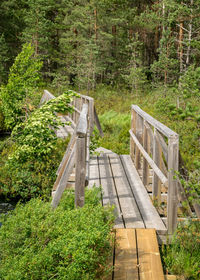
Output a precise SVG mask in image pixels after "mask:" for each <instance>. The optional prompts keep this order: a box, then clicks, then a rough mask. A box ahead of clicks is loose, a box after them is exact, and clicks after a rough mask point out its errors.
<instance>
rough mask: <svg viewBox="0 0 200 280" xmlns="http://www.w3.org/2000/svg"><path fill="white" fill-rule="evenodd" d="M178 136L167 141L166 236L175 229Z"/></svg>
mask: <svg viewBox="0 0 200 280" xmlns="http://www.w3.org/2000/svg"><path fill="white" fill-rule="evenodd" d="M178 151H179V138H178V135H175V136H172V137H169V140H168V170H169V175H168V196H167V229H168V234H173V233H174V231H175V229H176V227H177V206H178V197H177V189H178V187H177V183H178V181H177V179H176V178H175V176H177V175H176V173H175V172H176V171H178Z"/></svg>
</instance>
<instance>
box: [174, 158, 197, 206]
mask: <svg viewBox="0 0 200 280" xmlns="http://www.w3.org/2000/svg"><path fill="white" fill-rule="evenodd" d="M197 164H200V163H199V162H198V163H196V165H197ZM197 168H198V169H196V170H194V171H190V172H189V174H188V177H187V178H184V177H182V176H180V175H179V178H180V181H181V184H182V186H183V187H184V189H185V192H186V194H187V196H188V200H189V201H191V202H193V203H198V204H200V166H197Z"/></svg>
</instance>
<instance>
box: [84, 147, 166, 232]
mask: <svg viewBox="0 0 200 280" xmlns="http://www.w3.org/2000/svg"><path fill="white" fill-rule="evenodd" d="M99 151H102V152H101V154H100V155H99V156H93V157H91V159H90V164H89V167H90V171H89V174H90V177H89V187H92V186H93V185H94V184H95V185H96V186H100V185H101V186H102V190H103V192H102V204H103V205H107V204H110V205H115V217H116V219H115V228H137V229H138V228H143V229H145V228H150V229H152V228H153V229H156V231H157V233H158V234H160V235H162V234H165V233H166V231H167V229H166V226H165V224H164V223H163V221H162V219H161V218H160V216H159V214H158V212H157V210H156V208H155V207H154V206H153V204H152V201H151V199H150V197H149V194H148V192H147V190H146V188H145V187H144V185H143V183H142V181H141V179H140V177H139V175H138V173H137V171H136V169H135V167H134V165H133V163H132V160H131V158H130V156H129V155H121V156H119V155H117V154H115V153H112V152H111V151H109V150H106V149H102V148H101V149H100V150H99Z"/></svg>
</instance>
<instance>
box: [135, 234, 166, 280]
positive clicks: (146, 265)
mask: <svg viewBox="0 0 200 280" xmlns="http://www.w3.org/2000/svg"><path fill="white" fill-rule="evenodd" d="M136 236H137V248H138V259H139V275H140V280H154V279H159V280H164V275H163V269H162V264H161V258H160V253H159V248H158V242H157V238H156V232H155V230H154V229H145V230H144V229H136Z"/></svg>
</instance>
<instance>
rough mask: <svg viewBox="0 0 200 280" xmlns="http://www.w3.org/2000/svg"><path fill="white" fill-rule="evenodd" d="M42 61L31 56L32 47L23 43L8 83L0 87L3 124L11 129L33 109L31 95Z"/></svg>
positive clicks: (33, 91) (34, 90)
mask: <svg viewBox="0 0 200 280" xmlns="http://www.w3.org/2000/svg"><path fill="white" fill-rule="evenodd" d="M41 67H42V62H40V61H39V60H38V59H36V58H35V57H33V47H32V46H31V44H25V45H24V46H23V48H22V51H21V53H20V54H19V55H18V56H17V57H16V59H15V62H14V64H13V65H12V67H11V68H10V73H9V78H8V83H7V85H6V86H2V87H1V89H0V98H1V100H2V110H3V113H4V116H5V125H6V127H7V128H9V129H12V128H13V127H14V126H15V125H16V124H17V123H20V122H22V121H24V120H25V119H27V117H28V114H29V112H30V111H32V110H33V105H34V104H33V102H32V100H33V97H34V95H35V92H36V89H37V88H38V83H39V81H40V74H39V71H40V69H41Z"/></svg>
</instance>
